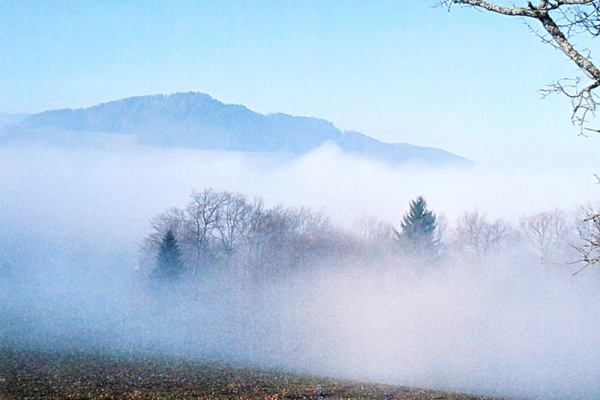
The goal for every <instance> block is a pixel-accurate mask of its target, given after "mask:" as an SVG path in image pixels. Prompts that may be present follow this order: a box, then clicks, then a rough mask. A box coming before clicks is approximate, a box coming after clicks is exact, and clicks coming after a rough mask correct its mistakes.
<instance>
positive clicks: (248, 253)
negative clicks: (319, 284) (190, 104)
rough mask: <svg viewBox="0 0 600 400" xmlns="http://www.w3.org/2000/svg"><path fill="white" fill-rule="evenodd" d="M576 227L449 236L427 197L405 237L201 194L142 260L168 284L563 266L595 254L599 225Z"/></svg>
mask: <svg viewBox="0 0 600 400" xmlns="http://www.w3.org/2000/svg"><path fill="white" fill-rule="evenodd" d="M576 220H577V219H576V218H575V217H570V216H569V215H568V214H566V213H564V212H561V211H557V210H555V211H550V212H541V213H537V214H534V215H529V216H523V217H522V218H521V219H520V222H519V225H518V226H517V227H513V226H512V225H511V224H509V223H508V222H506V221H503V220H501V219H499V220H496V221H488V219H487V218H486V216H485V215H482V214H480V213H478V212H477V211H476V210H473V211H465V212H464V213H463V214H462V215H461V216H460V217H459V218H458V220H457V221H456V223H455V224H454V226H453V227H452V228H450V229H449V228H447V227H446V224H445V223H444V221H443V219H441V218H439V217H438V216H436V214H435V213H433V211H431V210H429V209H428V208H427V202H426V201H425V199H424V198H423V197H422V196H419V197H417V198H415V199H414V200H412V201H411V202H410V203H409V205H408V210H407V211H406V213H405V214H404V216H403V217H402V218H401V220H400V223H399V229H395V228H394V226H393V225H392V224H389V223H386V222H384V221H381V220H379V219H378V218H376V217H365V218H363V219H361V220H359V221H358V222H357V223H356V224H355V229H354V231H349V230H346V229H342V228H340V227H337V226H335V225H334V224H333V223H331V221H330V220H329V219H328V218H327V217H325V216H324V215H323V214H322V213H320V212H314V211H311V210H308V209H306V208H284V207H282V206H277V207H274V208H266V207H265V206H264V205H263V202H262V201H261V200H260V199H255V200H253V201H250V200H249V199H248V197H247V196H245V195H243V194H240V193H231V192H227V191H223V192H217V191H214V190H212V189H206V190H204V191H203V192H193V193H192V195H191V199H190V202H189V203H188V205H187V206H186V208H185V209H179V208H172V209H170V210H167V211H166V212H164V213H162V214H160V215H158V216H157V217H156V218H155V219H154V220H153V221H152V227H153V232H152V233H151V234H150V235H149V236H148V237H147V238H146V240H145V242H144V254H145V263H146V265H147V266H148V267H149V268H147V269H148V270H150V271H152V274H153V275H154V276H156V277H158V278H160V279H162V280H173V279H177V277H179V276H180V275H182V274H188V275H189V276H191V277H194V276H196V275H198V274H199V273H202V274H204V273H206V272H210V271H214V272H225V273H227V274H228V275H229V276H233V277H238V278H243V279H251V280H272V279H279V278H281V277H285V276H289V274H290V273H293V272H295V271H299V270H306V269H307V268H311V267H313V266H326V265H338V264H340V263H343V262H347V261H352V262H356V261H357V260H363V261H365V262H366V263H364V264H365V265H369V264H370V265H372V263H369V262H372V261H376V262H382V261H383V260H385V262H386V263H388V262H389V261H393V260H398V261H402V262H399V264H406V265H416V264H415V262H419V265H425V264H426V265H432V264H435V263H436V262H438V261H440V260H447V259H456V260H459V261H460V262H462V263H463V264H468V265H472V266H475V267H479V268H483V267H484V266H485V265H486V263H487V262H488V261H489V260H493V259H495V258H498V257H501V256H503V255H506V254H507V253H510V252H514V251H517V252H519V254H520V255H523V254H527V255H528V257H530V259H532V260H533V259H537V260H538V261H539V262H540V263H542V264H553V265H565V264H568V263H571V262H573V261H575V260H576V259H577V257H576V251H575V250H576V249H579V251H588V250H589V246H592V245H596V246H597V244H595V243H593V242H590V241H586V240H584V241H583V242H580V243H583V244H582V245H581V246H574V244H576V243H577V240H578V235H577V232H578V230H579V232H587V231H589V230H590V229H592V228H593V224H596V225H597V224H600V219H592V220H590V221H588V222H587V225H585V224H584V225H581V224H580V225H579V226H577V224H576V223H575V222H574V221H576ZM586 229H587V231H586ZM582 237H583V238H584V239H585V236H582ZM592 240H595V239H592ZM586 246H587V247H586ZM586 254H587V256H588V257H598V255H597V253H593V252H589V251H588V252H587V253H586ZM589 261H590V260H589V259H584V262H589Z"/></svg>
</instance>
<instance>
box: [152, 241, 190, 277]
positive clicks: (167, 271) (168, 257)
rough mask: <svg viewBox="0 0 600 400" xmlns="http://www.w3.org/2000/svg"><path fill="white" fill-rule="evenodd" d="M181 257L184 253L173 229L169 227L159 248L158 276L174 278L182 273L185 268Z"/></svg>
mask: <svg viewBox="0 0 600 400" xmlns="http://www.w3.org/2000/svg"><path fill="white" fill-rule="evenodd" d="M181 257H182V254H181V250H180V249H179V243H178V242H177V238H176V237H175V234H174V233H173V230H172V229H169V230H168V231H167V233H165V235H164V236H163V238H162V241H161V242H160V246H159V248H158V257H157V260H156V267H157V272H158V276H159V277H161V278H168V279H173V278H176V277H177V276H179V275H181V273H182V272H183V268H184V267H183V261H182V260H181Z"/></svg>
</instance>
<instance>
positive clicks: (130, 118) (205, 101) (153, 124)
mask: <svg viewBox="0 0 600 400" xmlns="http://www.w3.org/2000/svg"><path fill="white" fill-rule="evenodd" d="M4 115H5V114H4ZM90 134H92V136H93V137H94V138H98V137H100V136H102V137H106V136H107V135H108V136H111V137H113V138H112V139H109V140H115V139H116V140H120V139H119V138H117V137H115V136H119V137H122V136H128V137H133V138H134V140H135V142H137V143H138V144H141V145H146V146H154V147H183V148H195V149H215V150H227V151H242V152H283V153H288V154H292V155H301V154H305V153H307V152H309V151H311V150H314V149H316V148H318V147H320V146H322V145H323V144H324V143H325V142H333V143H335V144H336V145H338V146H339V147H340V148H341V149H343V150H345V151H347V152H349V153H353V154H356V155H358V156H361V157H365V158H369V159H375V160H379V161H383V162H389V163H405V162H409V161H416V162H424V163H426V164H435V165H440V164H449V163H462V164H468V163H470V161H469V160H467V159H465V158H462V157H459V156H456V155H454V154H451V153H448V152H446V151H443V150H439V149H434V148H427V147H418V146H413V145H410V144H404V143H396V144H389V143H383V142H380V141H378V140H376V139H373V138H370V137H368V136H365V135H363V134H361V133H358V132H352V131H345V132H341V131H340V130H339V129H337V128H336V127H335V126H334V125H333V124H332V123H331V122H328V121H325V120H322V119H317V118H308V117H296V116H291V115H286V114H280V113H276V114H268V115H263V114H259V113H256V112H253V111H251V110H249V109H248V108H246V107H244V106H242V105H233V104H223V103H221V102H219V101H217V100H215V99H213V98H212V97H210V96H209V95H207V94H202V93H193V92H190V93H175V94H172V95H168V96H166V95H154V96H141V97H131V98H127V99H123V100H118V101H111V102H108V103H103V104H99V105H97V106H94V107H90V108H82V109H75V110H73V109H62V110H51V111H45V112H43V113H39V114H34V115H30V116H25V117H24V118H22V120H20V121H17V122H15V123H13V124H11V125H9V126H6V127H4V128H3V129H2V130H1V131H0V143H1V142H7V141H15V140H17V141H18V140H22V139H29V140H32V139H37V140H40V139H41V140H44V141H50V142H60V143H61V144H65V143H72V142H77V141H78V140H84V138H88V140H89V137H90ZM99 134H100V135H99ZM94 135H95V136H94ZM94 140H95V139H94Z"/></svg>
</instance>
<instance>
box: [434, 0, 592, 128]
mask: <svg viewBox="0 0 600 400" xmlns="http://www.w3.org/2000/svg"><path fill="white" fill-rule="evenodd" d="M455 4H456V5H461V6H467V7H474V8H476V9H479V10H485V11H491V12H495V13H498V14H502V15H507V16H512V17H520V18H524V19H532V20H536V21H538V22H539V24H540V25H541V27H542V28H543V30H544V31H545V32H546V33H547V35H546V34H541V33H539V32H538V31H537V30H535V29H533V28H532V27H531V26H530V25H529V24H528V26H529V27H530V30H531V31H532V32H533V33H534V34H536V35H537V36H538V37H539V38H540V39H541V40H542V42H543V43H546V44H550V45H552V46H553V47H555V48H556V49H559V50H561V51H562V52H563V53H564V54H565V55H566V56H567V57H568V58H569V59H570V60H572V61H573V62H574V63H575V64H576V65H577V67H578V68H579V69H580V70H581V71H582V72H583V73H584V75H585V76H586V78H587V79H589V80H590V81H591V82H588V83H586V84H585V85H584V86H583V87H581V86H582V85H581V79H580V78H575V79H574V80H572V81H571V83H572V84H570V85H565V84H564V82H565V80H560V81H558V82H556V83H553V84H551V85H549V86H548V88H546V89H544V90H542V94H543V95H544V96H545V95H548V94H550V93H562V94H564V95H566V96H567V97H568V98H569V99H570V101H571V106H572V114H571V121H572V122H573V124H575V125H578V126H580V129H581V130H580V132H581V133H582V134H583V130H584V129H586V128H585V124H586V123H588V122H589V121H588V117H590V116H594V115H595V112H596V110H597V107H598V101H597V98H596V95H595V93H594V90H595V89H597V88H598V87H599V86H600V69H598V67H596V65H595V64H594V63H593V62H592V59H591V57H590V52H589V51H588V50H577V49H576V48H575V46H574V45H573V44H572V40H571V39H572V38H573V37H574V36H575V35H577V34H587V35H590V36H591V37H597V36H600V1H599V0H554V1H551V0H541V1H539V3H538V4H537V5H534V4H533V3H532V2H531V1H528V2H527V4H526V6H524V7H516V6H513V7H506V6H501V5H498V4H494V3H491V2H488V1H485V0H441V1H440V2H438V4H437V5H438V6H444V7H447V8H448V9H449V10H450V8H451V7H452V5H455ZM584 53H587V54H584ZM573 83H574V84H573Z"/></svg>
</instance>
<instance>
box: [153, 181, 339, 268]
mask: <svg viewBox="0 0 600 400" xmlns="http://www.w3.org/2000/svg"><path fill="white" fill-rule="evenodd" d="M152 228H153V232H152V233H151V234H150V235H149V236H148V237H147V238H146V239H145V241H144V245H143V248H144V252H143V253H144V255H145V263H146V264H148V265H154V264H156V270H155V274H156V276H159V277H166V276H168V277H174V276H177V275H180V274H183V273H185V272H187V273H189V274H191V275H192V276H196V275H197V274H198V273H199V272H200V271H203V272H204V271H207V270H211V269H215V268H219V269H221V270H223V269H226V270H227V271H229V272H230V273H235V274H241V275H244V276H247V277H251V278H256V277H266V276H268V277H274V276H276V275H277V274H279V273H282V272H290V271H292V270H294V269H295V268H297V267H298V266H300V265H302V266H306V265H310V264H312V263H314V262H315V261H316V260H317V259H322V258H326V257H328V256H330V255H331V254H333V253H335V252H341V251H343V248H342V247H341V246H340V245H341V244H343V242H344V241H343V240H341V237H342V236H343V235H342V234H341V233H339V232H337V231H336V228H335V227H334V226H333V225H332V224H331V223H330V221H329V219H328V218H326V217H325V216H324V215H323V214H322V213H320V212H314V211H311V210H309V209H306V208H291V207H290V208H284V207H282V206H277V207H274V208H270V209H267V208H265V206H264V205H263V202H262V201H261V200H259V199H256V200H254V201H250V200H249V199H248V197H247V196H246V195H243V194H241V193H232V192H227V191H222V192H217V191H214V190H212V189H206V190H204V191H202V192H193V193H192V195H191V200H190V202H189V203H188V205H187V206H186V208H184V209H180V208H172V209H169V210H167V211H166V212H164V213H162V214H160V215H158V216H157V217H156V218H154V220H153V221H152Z"/></svg>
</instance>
